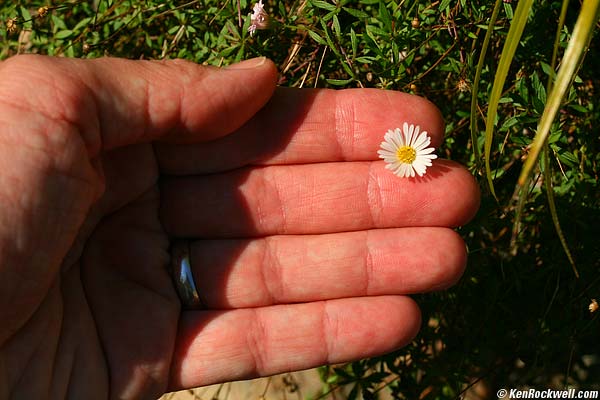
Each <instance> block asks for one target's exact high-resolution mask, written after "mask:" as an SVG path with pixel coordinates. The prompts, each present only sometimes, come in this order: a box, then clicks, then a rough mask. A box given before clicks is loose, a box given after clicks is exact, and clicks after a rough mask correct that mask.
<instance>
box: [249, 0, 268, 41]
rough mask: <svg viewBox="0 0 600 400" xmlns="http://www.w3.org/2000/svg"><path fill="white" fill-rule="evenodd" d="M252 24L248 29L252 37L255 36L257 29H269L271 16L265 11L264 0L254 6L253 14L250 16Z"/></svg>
mask: <svg viewBox="0 0 600 400" xmlns="http://www.w3.org/2000/svg"><path fill="white" fill-rule="evenodd" d="M250 22H252V24H251V25H250V27H249V28H248V32H250V36H252V35H254V32H255V31H256V30H257V29H267V28H268V27H269V15H268V14H267V12H266V11H265V5H264V4H263V2H262V0H259V1H258V3H256V4H254V8H253V9H252V14H251V15H250Z"/></svg>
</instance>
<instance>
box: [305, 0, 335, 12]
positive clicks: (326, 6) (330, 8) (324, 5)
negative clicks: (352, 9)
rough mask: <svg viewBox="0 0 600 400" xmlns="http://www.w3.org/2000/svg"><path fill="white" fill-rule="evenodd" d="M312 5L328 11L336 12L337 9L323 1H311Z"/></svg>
mask: <svg viewBox="0 0 600 400" xmlns="http://www.w3.org/2000/svg"><path fill="white" fill-rule="evenodd" d="M310 4H312V5H313V6H315V7H318V8H322V9H324V10H327V11H335V10H336V8H337V7H336V6H335V5H333V4H330V3H328V2H326V1H322V0H310Z"/></svg>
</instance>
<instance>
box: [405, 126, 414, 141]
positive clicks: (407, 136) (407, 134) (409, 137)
mask: <svg viewBox="0 0 600 400" xmlns="http://www.w3.org/2000/svg"><path fill="white" fill-rule="evenodd" d="M414 130H415V126H414V125H412V124H411V125H408V130H406V129H405V130H404V140H405V142H406V145H407V146H410V145H411V144H412V139H413V132H414Z"/></svg>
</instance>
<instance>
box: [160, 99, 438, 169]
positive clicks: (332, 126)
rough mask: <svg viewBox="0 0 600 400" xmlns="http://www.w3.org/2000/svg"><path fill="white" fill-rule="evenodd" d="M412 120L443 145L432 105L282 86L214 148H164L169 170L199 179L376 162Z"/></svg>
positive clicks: (162, 154) (163, 162)
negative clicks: (275, 167) (280, 167)
mask: <svg viewBox="0 0 600 400" xmlns="http://www.w3.org/2000/svg"><path fill="white" fill-rule="evenodd" d="M404 122H408V123H410V124H415V125H419V126H420V127H421V130H426V131H427V132H428V133H429V135H430V137H431V143H432V146H439V145H440V143H441V142H442V138H443V133H444V121H443V118H442V116H441V114H440V112H439V110H438V109H437V107H435V106H434V105H433V104H432V103H431V102H429V101H428V100H426V99H424V98H421V97H418V96H414V95H410V94H407V93H400V92H393V91H386V90H380V89H347V90H327V89H289V88H278V89H277V90H276V92H275V94H274V96H273V97H272V98H271V100H270V101H269V102H268V103H267V105H266V106H265V107H264V108H263V109H262V110H261V111H260V112H258V113H257V114H256V115H255V116H254V117H253V118H252V119H250V120H249V121H248V122H247V123H246V124H245V125H243V126H242V127H241V128H239V129H238V130H236V131H235V132H234V133H232V134H230V135H228V136H225V137H222V138H219V139H217V140H214V141H212V142H204V143H196V144H188V145H185V146H181V145H174V144H165V143H161V144H157V145H156V150H157V155H158V158H159V161H160V164H161V167H162V169H163V171H164V172H167V173H171V174H198V173H208V172H218V171H224V170H229V169H234V168H237V167H240V166H243V165H249V164H253V165H272V164H305V163H317V162H331V161H371V160H376V159H377V158H378V157H377V150H378V148H379V145H380V143H381V142H382V141H383V135H384V133H385V132H386V131H387V130H389V129H394V128H397V127H401V126H402V124H403V123H404Z"/></svg>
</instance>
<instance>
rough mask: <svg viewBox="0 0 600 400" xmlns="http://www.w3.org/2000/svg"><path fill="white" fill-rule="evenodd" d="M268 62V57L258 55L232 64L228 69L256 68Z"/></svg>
mask: <svg viewBox="0 0 600 400" xmlns="http://www.w3.org/2000/svg"><path fill="white" fill-rule="evenodd" d="M266 62H267V57H256V58H251V59H249V60H245V61H242V62H239V63H236V64H231V65H229V66H228V67H227V69H254V68H258V67H260V66H261V65H263V64H264V63H266Z"/></svg>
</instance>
